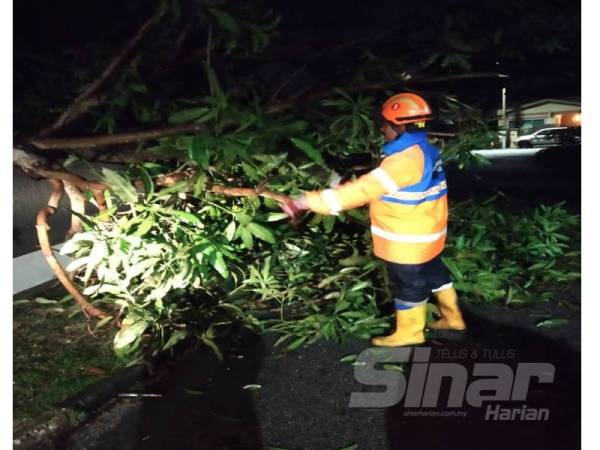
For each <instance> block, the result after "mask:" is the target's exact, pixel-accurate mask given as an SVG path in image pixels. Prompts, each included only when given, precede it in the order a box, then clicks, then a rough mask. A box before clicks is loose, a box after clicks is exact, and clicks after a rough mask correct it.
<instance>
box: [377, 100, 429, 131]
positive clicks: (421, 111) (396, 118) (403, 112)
mask: <svg viewBox="0 0 600 450" xmlns="http://www.w3.org/2000/svg"><path fill="white" fill-rule="evenodd" d="M381 115H382V116H383V117H384V118H385V119H386V120H387V121H389V122H391V123H393V124H394V125H404V124H407V123H418V122H425V121H426V120H431V108H430V107H429V105H428V104H427V102H426V101H425V100H424V99H423V98H422V97H419V96H418V95H416V94H411V93H409V92H403V93H402V94H396V95H394V96H393V97H390V98H388V99H387V100H386V101H385V103H384V104H383V106H382V107H381Z"/></svg>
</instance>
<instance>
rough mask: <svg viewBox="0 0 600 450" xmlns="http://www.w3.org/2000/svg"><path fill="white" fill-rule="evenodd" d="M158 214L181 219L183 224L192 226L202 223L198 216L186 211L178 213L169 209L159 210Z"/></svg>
mask: <svg viewBox="0 0 600 450" xmlns="http://www.w3.org/2000/svg"><path fill="white" fill-rule="evenodd" d="M160 212H161V213H164V214H167V215H169V216H173V217H177V218H178V219H181V220H183V221H185V222H190V223H192V224H194V225H202V221H201V220H200V218H199V217H198V216H196V215H195V214H192V213H190V212H187V211H179V210H177V209H170V208H161V209H160Z"/></svg>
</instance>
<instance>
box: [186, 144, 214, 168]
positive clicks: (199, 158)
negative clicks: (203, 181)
mask: <svg viewBox="0 0 600 450" xmlns="http://www.w3.org/2000/svg"><path fill="white" fill-rule="evenodd" d="M189 157H190V159H191V160H192V161H194V162H195V163H197V164H199V165H200V166H201V167H202V168H203V169H208V166H209V163H210V154H209V151H208V146H207V145H206V140H205V139H203V138H201V137H195V138H194V139H193V140H192V145H191V147H190V151H189Z"/></svg>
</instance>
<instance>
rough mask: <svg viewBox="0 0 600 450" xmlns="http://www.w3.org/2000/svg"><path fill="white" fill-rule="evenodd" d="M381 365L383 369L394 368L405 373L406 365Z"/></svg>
mask: <svg viewBox="0 0 600 450" xmlns="http://www.w3.org/2000/svg"><path fill="white" fill-rule="evenodd" d="M381 367H382V368H383V370H393V371H396V372H402V373H404V367H402V366H401V365H400V364H383V365H382V366H381Z"/></svg>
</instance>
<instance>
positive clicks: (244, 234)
mask: <svg viewBox="0 0 600 450" xmlns="http://www.w3.org/2000/svg"><path fill="white" fill-rule="evenodd" d="M238 230H239V232H240V237H241V238H242V242H243V243H244V247H246V248H247V249H248V250H250V249H251V248H252V247H254V239H252V233H250V230H249V229H248V228H247V227H244V226H242V227H240V228H238Z"/></svg>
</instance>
